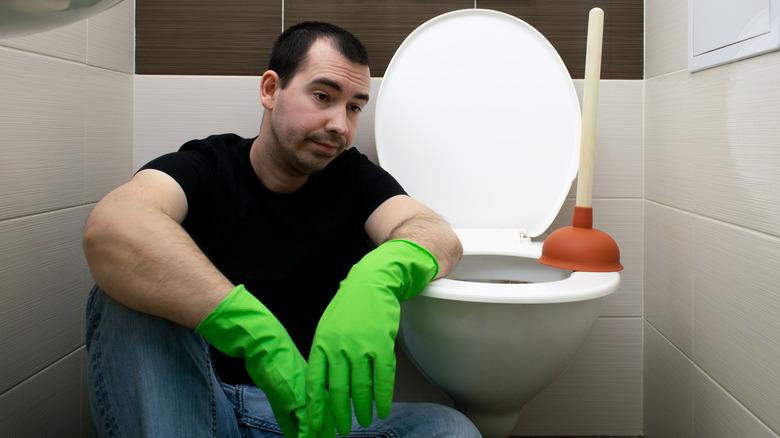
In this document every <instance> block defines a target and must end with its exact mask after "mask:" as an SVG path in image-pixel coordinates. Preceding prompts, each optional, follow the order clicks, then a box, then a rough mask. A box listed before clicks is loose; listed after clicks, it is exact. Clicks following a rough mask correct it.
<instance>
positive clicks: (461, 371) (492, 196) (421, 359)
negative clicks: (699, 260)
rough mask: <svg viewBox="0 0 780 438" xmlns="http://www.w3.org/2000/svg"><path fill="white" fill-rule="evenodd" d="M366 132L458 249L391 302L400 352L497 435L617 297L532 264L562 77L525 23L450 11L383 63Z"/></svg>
mask: <svg viewBox="0 0 780 438" xmlns="http://www.w3.org/2000/svg"><path fill="white" fill-rule="evenodd" d="M584 37H585V36H584V35H583V38H584ZM375 130H376V132H375V134H376V146H377V153H378V157H379V162H380V164H381V165H382V166H383V167H384V168H386V169H387V170H389V171H390V172H391V173H392V174H393V175H394V176H395V177H396V178H397V179H398V180H399V181H400V182H401V184H402V185H403V186H404V187H405V188H406V190H407V191H408V192H409V194H410V195H411V196H413V197H415V198H416V199H418V200H420V201H421V202H423V203H424V204H426V205H428V206H429V207H431V208H432V209H433V210H434V211H436V212H438V213H439V214H441V215H442V216H443V217H444V218H445V219H446V220H447V221H448V222H449V223H450V224H451V225H452V226H453V228H454V229H455V231H456V232H457V233H458V236H459V237H460V239H461V241H462V243H463V247H464V257H463V260H462V261H461V262H460V264H459V265H458V267H457V269H456V270H455V271H454V272H453V273H452V274H451V275H450V276H449V277H448V278H444V279H440V280H437V281H434V282H432V283H431V284H430V285H429V286H428V287H427V288H426V289H425V290H424V291H423V292H422V293H421V294H420V295H419V296H418V297H416V298H413V299H411V300H409V301H406V302H405V303H404V304H403V308H402V314H401V332H400V336H399V340H400V342H401V344H402V346H403V347H404V349H405V350H406V352H407V353H408V355H409V357H410V358H411V359H412V361H413V362H414V363H415V364H416V365H417V366H418V368H419V369H420V370H421V371H422V372H423V374H425V375H426V376H427V377H428V378H429V379H430V380H431V381H432V382H433V383H435V384H436V385H438V386H439V387H440V388H441V389H442V390H443V391H444V392H445V393H447V394H448V395H449V396H450V397H451V398H452V399H453V400H454V402H455V405H456V407H457V408H458V409H460V410H461V411H462V412H464V413H465V414H466V415H468V416H469V418H471V420H472V421H473V422H474V423H475V424H476V425H477V427H478V428H479V429H480V431H481V432H482V434H483V436H484V437H485V438H506V437H508V436H509V435H510V434H511V432H512V430H513V428H514V426H515V424H516V422H517V418H518V415H519V411H520V409H521V408H522V407H523V405H525V403H527V402H528V401H529V400H530V399H531V398H533V397H534V396H535V395H536V394H538V393H539V392H540V391H542V390H543V389H544V388H545V387H546V386H547V385H549V384H550V383H551V382H552V381H553V380H555V378H556V377H557V376H558V375H559V374H560V372H561V371H563V369H564V368H565V367H566V365H567V364H568V363H569V362H570V361H571V359H572V358H573V357H574V356H575V355H576V354H577V352H578V351H579V349H580V348H581V346H582V345H583V344H584V342H585V340H586V339H587V337H588V335H589V333H590V331H591V329H592V327H593V324H594V323H595V322H596V320H597V318H598V315H599V311H600V308H601V300H602V298H603V297H604V296H606V295H609V294H610V293H612V292H614V291H615V290H617V288H618V286H619V285H620V275H619V274H618V273H617V272H606V273H591V272H571V271H566V270H562V269H556V268H552V267H548V266H545V265H542V264H541V263H539V262H537V260H536V259H537V258H538V257H539V256H540V255H541V248H542V242H541V240H540V236H541V235H542V234H543V233H544V232H545V231H546V229H547V228H548V227H549V226H550V224H551V223H552V221H553V219H554V218H555V217H556V215H557V214H558V210H559V209H560V208H561V205H562V204H563V202H564V200H565V198H566V196H567V194H568V192H569V189H570V187H571V183H572V181H573V180H574V178H575V177H576V173H577V167H578V161H579V137H580V110H579V101H578V99H577V95H576V93H575V90H574V86H573V84H572V80H571V78H570V76H569V74H568V71H567V70H566V67H565V66H564V64H563V62H562V61H561V59H560V57H559V56H558V54H557V52H556V51H555V49H554V48H553V47H552V46H551V45H550V44H549V42H547V40H546V39H545V38H544V37H543V36H542V35H541V34H540V33H539V32H537V31H536V30H535V29H533V28H532V27H531V26H529V25H528V24H526V23H525V22H523V21H521V20H519V19H517V18H515V17H512V16H510V15H507V14H503V13H500V12H496V11H489V10H480V9H469V10H462V11H455V12H450V13H447V14H444V15H441V16H439V17H436V18H434V19H432V20H430V21H428V22H427V23H425V24H423V25H422V26H420V27H419V28H418V29H417V30H415V31H414V32H413V33H412V34H410V35H409V37H408V38H407V39H406V41H404V43H403V44H402V45H401V47H400V48H399V49H398V51H397V52H396V54H395V56H394V57H393V60H392V61H391V63H390V65H389V67H388V69H387V72H386V74H385V77H384V80H383V82H382V86H381V88H380V90H379V96H378V99H377V104H376V120H375Z"/></svg>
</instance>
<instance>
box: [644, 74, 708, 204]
mask: <svg viewBox="0 0 780 438" xmlns="http://www.w3.org/2000/svg"><path fill="white" fill-rule="evenodd" d="M689 77H690V74H688V73H687V72H682V73H675V74H672V75H667V76H662V77H659V78H655V79H650V80H647V81H646V83H645V197H646V198H647V199H649V200H651V201H655V202H658V203H661V204H666V205H670V206H673V207H677V208H681V209H683V210H688V211H692V210H693V205H694V194H693V189H692V186H693V170H694V144H695V136H696V133H695V132H693V131H692V129H691V127H692V122H693V113H692V112H693V107H692V99H693V95H692V91H691V86H690V82H689Z"/></svg>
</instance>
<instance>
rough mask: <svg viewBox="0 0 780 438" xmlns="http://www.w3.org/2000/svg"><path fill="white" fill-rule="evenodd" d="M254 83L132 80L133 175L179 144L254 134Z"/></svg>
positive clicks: (246, 79) (258, 113)
mask: <svg viewBox="0 0 780 438" xmlns="http://www.w3.org/2000/svg"><path fill="white" fill-rule="evenodd" d="M262 114H263V106H262V105H261V103H260V78H258V77H250V76H241V77H238V76H136V77H135V147H134V158H133V170H137V169H138V168H140V167H141V166H143V165H144V164H146V163H147V162H148V161H149V160H151V159H153V158H156V157H158V156H160V155H162V154H165V153H168V152H173V151H176V150H178V149H179V147H180V146H181V145H182V144H184V143H185V142H187V141H189V140H192V139H196V138H204V137H207V136H209V135H212V134H222V133H227V132H232V133H235V134H238V135H241V136H244V137H254V136H256V135H257V133H258V132H260V121H261V120H262Z"/></svg>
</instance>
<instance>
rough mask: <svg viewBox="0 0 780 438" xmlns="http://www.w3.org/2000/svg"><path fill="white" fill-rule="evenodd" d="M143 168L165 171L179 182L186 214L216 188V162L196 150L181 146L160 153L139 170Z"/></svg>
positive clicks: (200, 206)
mask: <svg viewBox="0 0 780 438" xmlns="http://www.w3.org/2000/svg"><path fill="white" fill-rule="evenodd" d="M144 169H155V170H159V171H161V172H165V173H166V174H168V175H169V176H171V177H172V178H173V179H174V180H175V181H176V182H177V183H179V186H181V188H182V190H183V191H184V194H185V195H186V197H187V210H188V213H187V215H188V216H190V213H193V212H195V211H198V210H199V209H201V208H203V206H204V205H205V204H206V203H207V202H208V200H209V199H211V198H212V197H213V196H214V193H215V190H216V188H217V170H216V164H215V163H214V162H212V161H211V160H209V158H208V156H207V155H204V154H203V153H201V152H199V151H197V150H192V149H184V148H182V149H181V150H179V151H178V152H172V153H169V154H165V155H162V156H160V157H158V158H155V159H154V160H152V161H150V162H149V163H147V164H146V165H144V166H143V167H142V168H141V169H140V170H144ZM140 170H139V171H140Z"/></svg>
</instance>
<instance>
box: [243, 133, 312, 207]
mask: <svg viewBox="0 0 780 438" xmlns="http://www.w3.org/2000/svg"><path fill="white" fill-rule="evenodd" d="M262 138H263V134H262V133H261V134H260V135H259V136H257V138H256V139H255V141H254V142H253V143H252V148H251V150H250V151H249V161H250V162H251V163H252V169H254V171H255V175H257V178H258V179H259V180H260V182H261V183H262V184H263V185H264V186H265V187H266V188H267V189H268V190H270V191H272V192H276V193H295V192H297V191H298V190H300V189H301V187H303V185H304V184H305V183H306V180H307V179H308V178H309V176H308V175H301V176H294V175H290V174H289V173H287V172H285V171H284V170H283V169H282V167H281V166H280V165H279V163H276V162H275V161H274V157H273V156H271V154H269V153H268V149H267V147H266V145H265V144H264V143H263V141H262V140H261V139H262Z"/></svg>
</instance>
